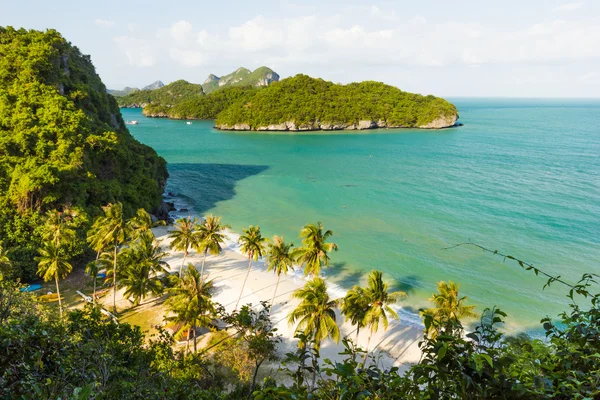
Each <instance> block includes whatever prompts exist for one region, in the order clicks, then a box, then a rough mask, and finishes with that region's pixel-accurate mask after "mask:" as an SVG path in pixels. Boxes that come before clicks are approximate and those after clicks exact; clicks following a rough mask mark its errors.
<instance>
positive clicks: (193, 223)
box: [169, 217, 200, 278]
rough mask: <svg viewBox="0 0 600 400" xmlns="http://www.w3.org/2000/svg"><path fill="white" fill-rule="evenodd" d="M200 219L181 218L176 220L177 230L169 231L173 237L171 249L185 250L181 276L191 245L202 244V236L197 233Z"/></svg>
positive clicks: (195, 246)
mask: <svg viewBox="0 0 600 400" xmlns="http://www.w3.org/2000/svg"><path fill="white" fill-rule="evenodd" d="M197 230H198V220H197V219H196V218H192V217H187V218H180V219H178V220H177V221H175V230H173V231H169V237H170V238H171V239H173V241H172V242H171V245H170V247H171V249H172V250H178V251H183V260H182V261H181V266H180V267H179V277H180V278H181V277H182V274H183V266H184V265H185V259H186V257H187V255H188V251H189V250H190V247H193V248H197V247H198V246H199V244H200V237H199V236H198V235H197V232H196V231H197Z"/></svg>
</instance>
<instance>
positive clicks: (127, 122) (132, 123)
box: [125, 121, 138, 125]
mask: <svg viewBox="0 0 600 400" xmlns="http://www.w3.org/2000/svg"><path fill="white" fill-rule="evenodd" d="M137 124H138V122H137V121H125V125H137Z"/></svg>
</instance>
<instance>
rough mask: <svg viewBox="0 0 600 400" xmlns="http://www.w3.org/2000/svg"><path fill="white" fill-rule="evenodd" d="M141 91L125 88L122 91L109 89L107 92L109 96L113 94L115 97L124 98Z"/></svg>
mask: <svg viewBox="0 0 600 400" xmlns="http://www.w3.org/2000/svg"><path fill="white" fill-rule="evenodd" d="M139 90H140V89H138V88H132V87H129V86H125V87H124V88H123V89H122V90H115V89H107V90H106V91H107V92H108V94H112V95H113V96H115V97H123V96H127V95H128V94H130V93H134V92H137V91H139Z"/></svg>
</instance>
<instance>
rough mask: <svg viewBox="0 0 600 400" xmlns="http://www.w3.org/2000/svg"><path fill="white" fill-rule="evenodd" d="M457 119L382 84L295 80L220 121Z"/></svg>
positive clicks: (438, 102) (400, 123)
mask: <svg viewBox="0 0 600 400" xmlns="http://www.w3.org/2000/svg"><path fill="white" fill-rule="evenodd" d="M453 115H458V114H457V111H456V107H455V106H454V105H452V104H451V103H449V102H447V101H446V100H444V99H441V98H437V97H434V96H422V95H419V94H413V93H408V92H403V91H402V90H400V89H398V88H395V87H393V86H389V85H385V84H383V83H380V82H373V81H365V82H360V83H351V84H348V85H338V84H334V83H331V82H327V81H324V80H323V79H315V78H311V77H309V76H306V75H296V76H294V77H291V78H287V79H283V80H282V81H280V82H276V83H273V84H272V85H269V86H268V87H266V88H265V89H262V90H260V91H258V92H257V93H256V94H255V95H254V96H252V98H251V99H249V100H248V101H246V103H245V104H244V105H243V106H242V107H240V106H239V105H238V104H236V105H235V106H230V107H228V108H227V109H225V110H224V111H223V112H221V113H220V114H219V115H218V116H217V118H216V121H215V122H216V125H217V126H233V125H236V124H249V125H250V127H251V128H252V129H256V128H257V127H260V126H268V125H271V124H281V123H283V122H288V121H291V122H294V123H295V124H296V125H297V126H298V127H313V126H314V125H315V124H316V123H317V122H319V123H327V124H338V125H345V124H358V122H359V121H361V120H371V121H375V122H377V121H385V122H386V123H387V125H388V126H397V127H418V126H422V125H425V124H427V123H429V122H432V121H433V120H435V119H437V118H438V117H440V116H442V117H450V116H453Z"/></svg>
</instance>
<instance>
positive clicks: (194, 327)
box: [192, 325, 198, 353]
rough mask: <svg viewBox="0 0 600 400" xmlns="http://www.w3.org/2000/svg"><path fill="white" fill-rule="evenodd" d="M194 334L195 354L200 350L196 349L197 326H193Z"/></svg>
mask: <svg viewBox="0 0 600 400" xmlns="http://www.w3.org/2000/svg"><path fill="white" fill-rule="evenodd" d="M192 329H193V330H194V331H193V334H194V353H195V352H196V351H197V350H198V349H197V347H196V325H194V326H192Z"/></svg>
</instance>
